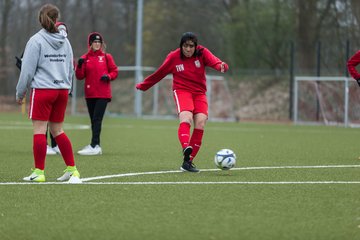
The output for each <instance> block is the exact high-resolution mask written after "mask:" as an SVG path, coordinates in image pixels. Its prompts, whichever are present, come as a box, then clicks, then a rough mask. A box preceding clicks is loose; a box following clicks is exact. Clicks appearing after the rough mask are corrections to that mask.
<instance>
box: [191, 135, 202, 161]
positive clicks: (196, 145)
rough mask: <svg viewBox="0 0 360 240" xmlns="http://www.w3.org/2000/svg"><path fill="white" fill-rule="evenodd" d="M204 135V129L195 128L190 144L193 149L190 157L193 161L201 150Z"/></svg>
mask: <svg viewBox="0 0 360 240" xmlns="http://www.w3.org/2000/svg"><path fill="white" fill-rule="evenodd" d="M203 135H204V130H203V129H198V128H194V131H193V133H192V135H191V139H190V144H189V145H190V146H192V147H193V151H192V153H191V155H190V160H191V161H192V160H193V159H194V158H195V156H196V154H197V153H198V152H199V150H200V147H201V142H202V138H203Z"/></svg>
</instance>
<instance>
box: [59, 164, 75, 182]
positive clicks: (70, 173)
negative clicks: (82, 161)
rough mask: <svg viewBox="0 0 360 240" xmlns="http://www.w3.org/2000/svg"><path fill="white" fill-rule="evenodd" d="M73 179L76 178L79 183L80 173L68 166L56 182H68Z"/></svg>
mask: <svg viewBox="0 0 360 240" xmlns="http://www.w3.org/2000/svg"><path fill="white" fill-rule="evenodd" d="M74 177H77V178H78V179H79V181H80V173H79V171H78V170H77V169H76V167H71V166H68V167H66V169H65V170H64V175H62V176H61V177H59V178H57V180H58V181H67V180H70V179H71V178H74Z"/></svg>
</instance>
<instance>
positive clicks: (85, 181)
mask: <svg viewBox="0 0 360 240" xmlns="http://www.w3.org/2000/svg"><path fill="white" fill-rule="evenodd" d="M359 167H360V165H323V166H273V167H244V168H233V169H231V170H230V171H234V170H235V171H239V170H264V169H319V168H359ZM201 171H202V172H211V171H221V170H220V169H202V170H201ZM180 172H182V171H180V170H176V171H174V170H173V171H156V172H138V173H123V174H115V175H106V176H97V177H91V178H82V179H81V180H82V182H83V183H82V184H84V185H221V184H239V185H289V184H297V185H299V184H360V181H298V182H294V181H288V182H286V181H279V182H256V181H254V182H246V181H241V182H240V181H231V182H229V181H225V182H188V181H184V182H89V181H92V180H99V179H108V178H117V177H131V176H140V175H155V174H167V173H180ZM32 184H35V185H63V184H70V183H68V182H44V183H33V182H3V183H0V186H1V185H32Z"/></svg>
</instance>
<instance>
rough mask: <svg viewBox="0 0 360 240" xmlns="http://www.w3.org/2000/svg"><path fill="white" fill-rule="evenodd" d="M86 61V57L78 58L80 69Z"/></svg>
mask: <svg viewBox="0 0 360 240" xmlns="http://www.w3.org/2000/svg"><path fill="white" fill-rule="evenodd" d="M83 63H84V59H83V58H79V60H78V68H79V69H80V68H81V65H83Z"/></svg>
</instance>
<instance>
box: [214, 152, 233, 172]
mask: <svg viewBox="0 0 360 240" xmlns="http://www.w3.org/2000/svg"><path fill="white" fill-rule="evenodd" d="M235 163H236V155H235V153H234V152H233V151H232V150H230V149H221V150H220V151H218V152H217V153H216V155H215V165H216V166H217V167H218V168H220V169H221V170H229V169H231V168H233V167H234V166H235Z"/></svg>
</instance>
